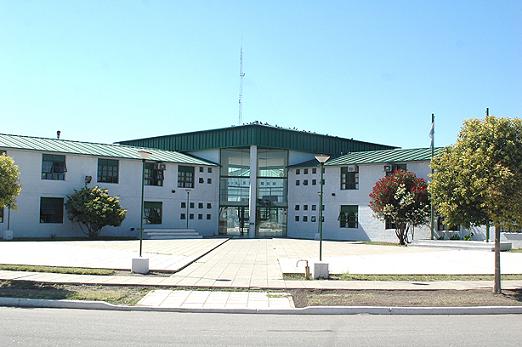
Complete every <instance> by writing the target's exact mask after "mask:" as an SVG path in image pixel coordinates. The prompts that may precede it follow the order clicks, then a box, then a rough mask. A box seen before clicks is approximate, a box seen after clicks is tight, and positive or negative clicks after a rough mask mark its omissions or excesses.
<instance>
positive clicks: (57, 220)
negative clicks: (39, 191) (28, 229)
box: [40, 196, 65, 224]
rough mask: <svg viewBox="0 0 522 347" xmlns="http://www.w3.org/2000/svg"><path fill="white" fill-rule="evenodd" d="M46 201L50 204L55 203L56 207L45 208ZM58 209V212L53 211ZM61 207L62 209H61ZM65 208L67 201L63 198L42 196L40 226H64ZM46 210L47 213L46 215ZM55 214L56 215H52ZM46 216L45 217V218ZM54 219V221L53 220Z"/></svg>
mask: <svg viewBox="0 0 522 347" xmlns="http://www.w3.org/2000/svg"><path fill="white" fill-rule="evenodd" d="M44 201H47V202H50V201H55V205H54V206H52V204H51V206H45V207H46V208H44ZM54 207H56V208H57V209H56V211H52V208H54ZM59 207H61V208H59ZM64 207H65V199H64V198H63V197H51V196H41V197H40V224H63V222H64V219H63V217H64ZM44 210H47V212H46V213H45V214H44ZM49 211H51V212H54V213H50V212H49ZM44 216H45V217H44ZM53 217H54V219H53Z"/></svg>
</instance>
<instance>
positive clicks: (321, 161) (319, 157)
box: [315, 154, 330, 164]
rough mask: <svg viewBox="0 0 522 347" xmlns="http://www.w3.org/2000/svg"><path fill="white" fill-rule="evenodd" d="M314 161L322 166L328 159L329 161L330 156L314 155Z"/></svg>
mask: <svg viewBox="0 0 522 347" xmlns="http://www.w3.org/2000/svg"><path fill="white" fill-rule="evenodd" d="M315 159H317V161H318V162H320V163H321V164H324V163H326V161H327V160H328V159H330V156H329V155H328V154H316V155H315Z"/></svg>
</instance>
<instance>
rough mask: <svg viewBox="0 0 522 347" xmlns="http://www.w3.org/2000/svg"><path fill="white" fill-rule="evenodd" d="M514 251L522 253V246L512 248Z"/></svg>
mask: <svg viewBox="0 0 522 347" xmlns="http://www.w3.org/2000/svg"><path fill="white" fill-rule="evenodd" d="M511 252H513V253H522V248H514V249H512V250H511Z"/></svg>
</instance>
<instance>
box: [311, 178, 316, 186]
mask: <svg viewBox="0 0 522 347" xmlns="http://www.w3.org/2000/svg"><path fill="white" fill-rule="evenodd" d="M316 184H317V180H316V179H315V178H314V179H313V180H312V185H313V186H315V185H316Z"/></svg>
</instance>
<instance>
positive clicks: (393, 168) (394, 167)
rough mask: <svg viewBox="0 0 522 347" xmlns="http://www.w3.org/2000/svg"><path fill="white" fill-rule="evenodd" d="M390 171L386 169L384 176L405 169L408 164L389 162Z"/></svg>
mask: <svg viewBox="0 0 522 347" xmlns="http://www.w3.org/2000/svg"><path fill="white" fill-rule="evenodd" d="M390 166H391V171H389V170H388V171H386V176H391V175H392V174H393V173H394V172H395V171H398V170H402V171H407V170H408V166H407V165H406V164H391V165H390Z"/></svg>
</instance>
